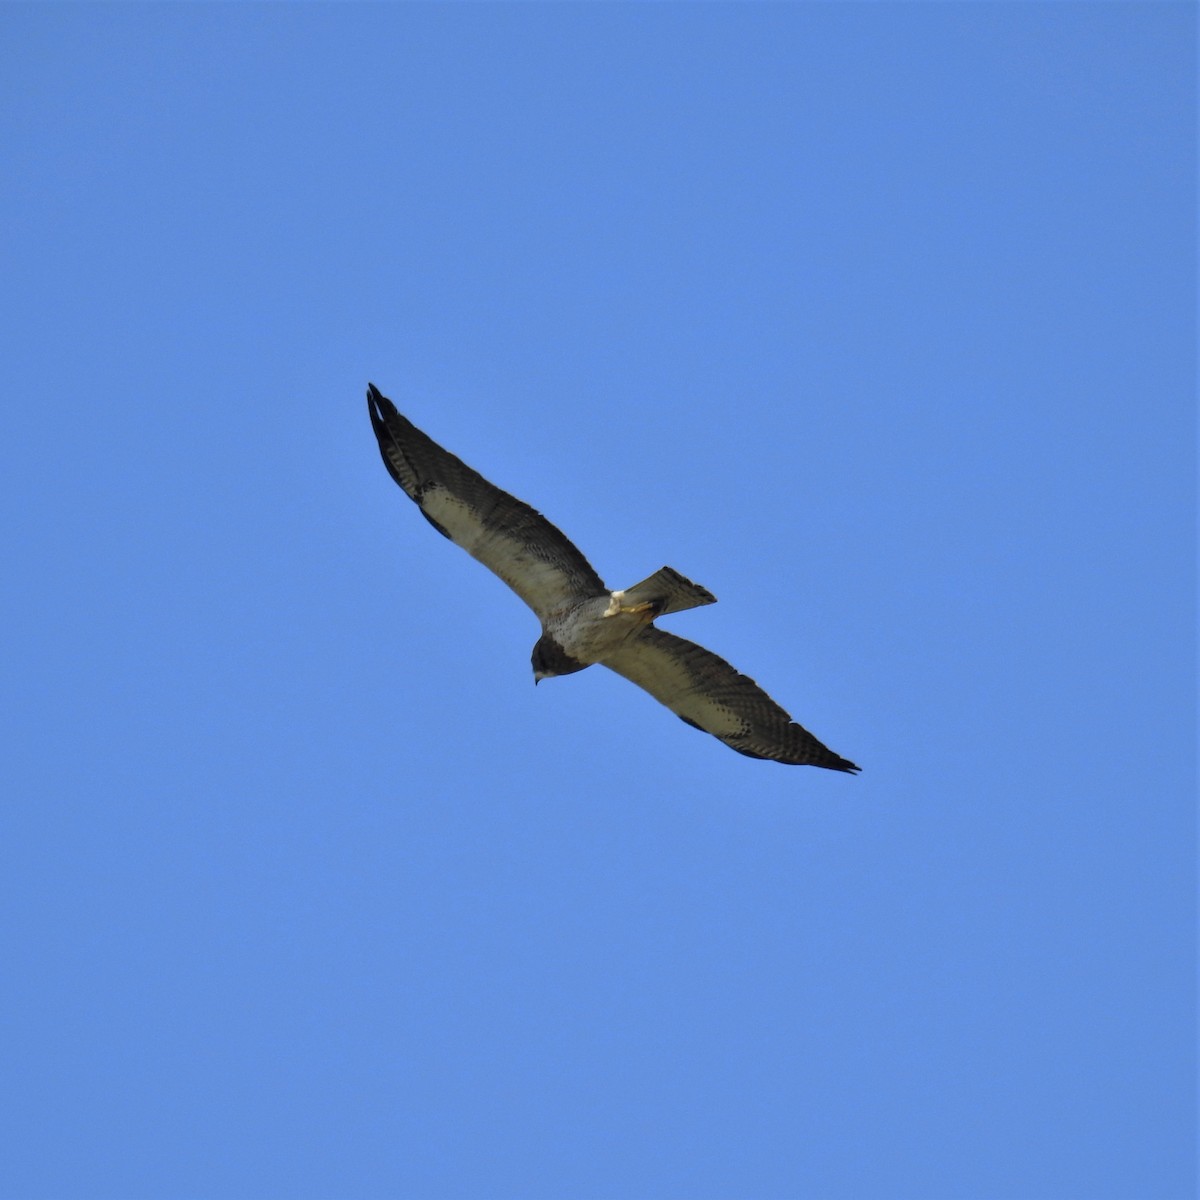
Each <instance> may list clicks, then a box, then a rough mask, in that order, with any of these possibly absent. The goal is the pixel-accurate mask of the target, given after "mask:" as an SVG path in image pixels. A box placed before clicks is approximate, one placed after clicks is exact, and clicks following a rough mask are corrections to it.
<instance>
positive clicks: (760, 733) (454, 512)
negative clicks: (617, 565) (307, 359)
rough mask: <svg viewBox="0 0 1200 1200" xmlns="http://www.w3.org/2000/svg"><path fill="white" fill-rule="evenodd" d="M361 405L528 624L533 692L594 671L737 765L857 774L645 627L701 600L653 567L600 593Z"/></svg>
mask: <svg viewBox="0 0 1200 1200" xmlns="http://www.w3.org/2000/svg"><path fill="white" fill-rule="evenodd" d="M367 404H368V407H369V409H370V412H371V424H372V425H373V427H374V429H375V436H376V438H377V439H378V441H379V449H380V453H381V454H382V455H383V461H384V464H385V465H386V467H387V469H388V471H389V473H390V474H391V476H392V478H393V479H394V480H395V481H396V482H397V483H398V484H399V485H400V486H401V487H402V488H403V489H404V491H405V492H406V493H407V494H408V495H409V496H410V497H411V498H412V499H413V500H415V501H416V503H417V505H418V506H419V507H420V509H421V512H422V513H423V514H424V515H425V517H426V519H427V520H428V521H429V522H430V523H431V524H432V525H433V526H434V528H435V529H437V530H438V532H439V533H442V534H443V535H444V536H446V537H448V538H449V539H450V540H451V541H452V542H455V543H456V544H457V545H459V546H461V547H462V548H463V549H464V550H466V551H467V553H468V554H471V555H473V556H474V557H475V558H477V559H478V560H479V561H480V562H481V563H483V564H484V566H486V567H488V568H489V569H490V570H492V571H494V572H495V573H496V574H497V575H499V576H500V578H501V579H503V580H504V582H505V583H507V584H508V586H509V587H510V588H512V590H513V591H514V592H516V593H517V595H518V596H520V597H521V599H522V600H524V601H525V603H526V604H528V605H529V607H530V608H531V609H533V611H534V612H535V613H536V614H537V616H538V619H539V620H540V621H541V623H542V636H541V638H539V639H538V642H537V644H536V645H535V646H534V648H533V668H534V681H535V682H536V681H538V680H540V679H544V678H548V677H550V676H553V675H568V674H571V673H572V672H574V671H581V670H583V668H584V667H587V666H590V665H592V664H593V663H600V664H602V665H603V666H606V667H608V668H609V669H610V670H613V671H616V672H617V674H618V675H624V676H625V678H626V679H628V680H630V681H631V682H633V683H636V684H637V685H638V686H639V687H641V688H644V689H645V690H646V691H648V692H649V693H650V694H651V695H652V696H653V697H654V698H655V699H656V700H659V701H661V702H662V703H663V704H665V705H666V706H667V707H668V708H670V709H671V710H673V711H674V712H675V713H676V714H677V715H678V716H679V717H680V718H682V719H683V720H684V721H686V722H687V723H688V724H689V725H692V726H694V727H695V728H697V729H701V730H704V731H705V732H707V733H711V734H712V735H713V736H714V737H717V738H719V739H720V740H721V741H723V742H724V743H725V744H726V745H727V746H730V747H732V748H733V749H734V750H737V751H738V752H739V753H741V754H746V755H749V756H750V757H751V758H768V759H773V760H774V761H776V762H782V763H794V764H809V765H811V766H816V767H828V768H830V769H831V770H835V771H857V770H858V767H856V766H855V765H854V764H853V763H852V762H849V761H848V760H846V759H844V758H842V757H840V756H839V755H837V754H835V753H834V752H833V751H832V750H830V749H828V748H827V747H825V746H823V745H822V744H821V743H820V742H819V741H818V740H817V739H816V738H815V737H813V735H812V734H811V733H809V732H808V731H807V730H806V729H803V728H802V727H801V726H799V725H797V724H796V723H795V722H794V721H793V720H792V719H791V717H789V716H788V714H787V713H786V712H784V710H783V709H782V708H780V707H779V705H778V704H776V703H775V702H774V701H773V700H772V699H771V698H770V696H768V695H767V694H766V692H764V691H763V690H762V689H761V688H760V687H759V686H758V685H757V684H756V683H755V682H754V681H753V680H752V679H748V678H747V677H746V676H745V675H741V674H739V673H738V672H737V671H735V670H734V669H733V667H731V666H730V665H729V664H728V663H727V662H726V661H725V660H724V659H722V658H718V657H717V656H716V655H715V654H713V653H712V652H711V651H708V650H705V649H704V648H703V647H701V646H697V645H696V644H695V643H694V642H689V641H685V640H684V639H683V638H679V637H675V636H674V635H673V634H670V633H666V632H665V631H664V630H661V629H658V628H656V627H655V626H654V624H653V622H654V619H655V618H656V617H660V616H662V615H663V614H664V613H670V612H679V611H681V610H683V609H687V608H696V607H698V606H700V605H702V604H713V603H714V602H715V600H716V597H715V596H713V595H712V593H711V592H709V591H708V590H707V589H705V588H702V587H700V585H699V584H695V583H692V582H691V580H689V579H685V578H684V577H683V576H682V575H680V574H679V572H678V571H674V570H672V569H671V568H670V567H663V568H662V569H661V570H659V571H656V572H655V573H654V574H653V575H651V576H650V577H649V578H648V579H644V580H643V581H642V582H641V583H639V584H636V585H635V586H634V587H632V588H629V589H627V590H626V591H623V592H622V591H618V592H610V591H609V590H608V589H607V588H606V587H605V586H604V583H603V581H602V580H601V579H600V576H599V575H597V574H596V572H595V571H594V570H593V569H592V566H591V564H590V563H589V562H588V561H587V559H586V558H584V556H583V555H582V554H581V553H580V552H579V550H578V549H577V548H576V547H575V545H574V544H573V543H572V542H570V541H569V540H568V539H567V538H566V537H565V536H564V535H563V534H562V533H561V532H560V531H559V530H558V529H556V528H555V527H554V526H553V525H552V524H551V523H550V522H549V521H547V520H546V518H545V517H543V516H542V515H541V513H538V512H535V511H534V509H532V508H530V507H529V505H528V504H524V503H523V502H522V501H520V500H517V499H516V498H515V497H513V496H510V495H509V494H508V493H507V492H503V491H501V490H500V489H499V488H498V487H495V486H494V485H492V484H490V483H488V481H487V480H486V479H484V478H483V476H482V475H480V474H479V473H478V472H477V471H474V470H472V469H471V468H470V467H468V466H467V465H466V464H465V463H464V462H462V461H461V460H460V459H458V458H456V457H455V456H454V455H453V454H451V453H450V452H449V451H447V450H444V449H442V447H441V446H439V445H438V444H437V443H436V442H435V441H433V440H432V439H431V438H429V437H428V436H426V435H425V434H424V433H422V432H421V431H420V430H419V429H417V427H416V426H415V425H413V424H412V422H411V421H409V420H407V419H406V418H405V417H403V416H401V415H400V414H399V413H398V412H397V411H396V408H395V406H394V405H393V404H392V402H391V401H390V400H388V399H387V398H386V397H385V396H383V395H381V394H380V392H379V391H378V389H377V388H376V387H375V386H374V385H373V384H372V385H370V386H369V388H368V391H367Z"/></svg>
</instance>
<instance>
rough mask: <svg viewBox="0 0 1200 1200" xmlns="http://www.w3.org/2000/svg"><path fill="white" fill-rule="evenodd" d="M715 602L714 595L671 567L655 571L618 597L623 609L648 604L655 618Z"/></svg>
mask: <svg viewBox="0 0 1200 1200" xmlns="http://www.w3.org/2000/svg"><path fill="white" fill-rule="evenodd" d="M716 602H717V598H716V596H714V595H713V594H712V592H710V591H709V590H708V588H702V587H701V586H700V585H699V584H698V583H693V582H692V581H691V580H690V579H686V578H685V577H684V576H682V575H680V573H679V572H678V571H676V570H674V569H672V568H671V567H663V568H662V569H661V570H658V571H655V572H654V574H653V575H651V576H650V577H649V578H648V579H643V580H642V582H641V583H635V584H634V585H633V587H631V588H626V589H625V591H624V593H623V594H622V596H621V607H622V608H624V607H626V606H633V605H640V604H648V605H649V606H650V608H651V611H652V612H653V613H654V615H655V616H656V617H661V616H662V615H663V613H673V612H682V611H683V610H684V609H685V608H699V607H700V606H701V605H702V604H716Z"/></svg>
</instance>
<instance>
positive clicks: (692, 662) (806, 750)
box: [603, 625, 859, 771]
mask: <svg viewBox="0 0 1200 1200" xmlns="http://www.w3.org/2000/svg"><path fill="white" fill-rule="evenodd" d="M603 661H604V665H605V666H606V667H609V668H611V669H612V670H614V671H616V673H617V674H618V675H624V676H625V678H626V679H628V680H630V681H631V682H633V683H636V684H637V685H638V687H641V688H645V689H646V691H648V692H649V693H650V695H652V696H653V697H654V698H655V699H656V700H659V701H661V702H662V703H663V704H665V705H666V706H667V707H668V708H669V709H670V710H671V711H672V712H673V713H675V714H676V715H677V716H679V717H681V718H682V719H683V720H684V721H686V722H687V723H688V724H689V725H692V726H694V727H695V728H696V729H702V730H703V731H704V732H705V733H711V734H712V735H713V737H715V738H720V740H721V741H723V742H724V743H725V745H727V746H731V747H732V748H733V749H734V750H736V751H737V752H738V753H739V754H747V755H749V756H750V757H751V758H770V759H774V761H775V762H780V763H794V764H797V765H809V766H814V767H828V768H829V769H830V770H833V771H857V770H858V769H859V768H858V767H856V766H855V765H854V764H853V763H852V762H850V761H848V760H847V759H844V758H842V757H841V756H840V755H837V754H834V752H833V751H832V750H830V749H829V748H828V747H826V746H823V745H822V744H821V743H820V742H819V741H817V739H816V738H815V737H813V735H812V734H811V733H809V732H808V730H807V729H803V728H801V726H799V725H797V724H796V723H795V722H794V721H793V720H792V718H791V717H789V716H788V715H787V713H785V712H784V711H783V709H782V708H780V707H779V705H778V704H776V703H775V701H774V700H772V699H771V697H770V696H768V695H767V693H766V692H764V691H763V690H762V688H760V687H759V686H758V684H757V683H755V682H754V680H753V679H749V678H747V677H746V676H745V675H742V674H739V672H737V671H735V670H734V669H733V667H731V666H730V665H729V664H728V663H727V662H726V661H725V660H724V659H723V658H718V657H717V656H716V655H715V654H713V653H712V651H711V650H705V649H704V647H703V646H697V645H696V643H695V642H689V641H687V640H686V639H684V638H681V637H676V636H675V635H674V634H671V633H667V632H666V631H665V630H663V629H656V628H655V627H654V626H653V625H648V626H646V628H645V629H644V630H643V631H642V632H641V633H640V634H639V635H638V636H637V637H634V638H631V639H630V640H629V641H627V642H626V643H625V644H624V645H623V646H622V647H621V649H620V650H619V651H618V652H617V653H616V654H613V655H610V656H609V657H608V658H606V659H604V660H603Z"/></svg>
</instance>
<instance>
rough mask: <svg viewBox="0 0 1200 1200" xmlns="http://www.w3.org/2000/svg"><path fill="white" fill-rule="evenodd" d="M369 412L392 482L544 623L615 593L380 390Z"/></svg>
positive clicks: (551, 530) (541, 520) (542, 523)
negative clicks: (584, 602) (574, 606)
mask: <svg viewBox="0 0 1200 1200" xmlns="http://www.w3.org/2000/svg"><path fill="white" fill-rule="evenodd" d="M367 407H368V408H369V409H370V411H371V424H372V426H373V427H374V429H375V436H376V438H378V439H379V452H380V453H381V454H382V455H383V462H384V465H385V466H386V467H387V469H388V472H389V473H390V475H391V477H392V478H393V479H394V480H395V481H396V482H397V483H398V484H399V485H400V486H401V487H402V488H403V489H404V490H405V492H407V493H408V495H409V496H411V497H412V499H413V500H415V501H416V502H417V504H418V506H419V507H420V509H421V512H422V513H423V514H424V515H425V517H426V519H427V520H428V521H429V523H430V524H431V525H432V526H433V527H434V528H435V529H436V530H437V531H438V532H439V533H442V534H444V535H445V536H446V537H448V538H449V539H450V540H451V541H452V542H454V543H455V544H456V545H458V546H461V547H462V548H463V549H464V550H465V551H466V552H467V553H468V554H470V555H472V556H473V557H475V558H477V559H479V561H480V562H481V563H483V565H484V566H485V567H487V568H489V570H492V571H495V573H496V574H497V575H499V576H500V578H501V579H503V580H504V582H505V583H507V584H508V586H509V587H510V588H512V590H513V591H514V592H516V593H517V595H518V596H520V597H521V599H522V600H524V601H525V603H526V604H528V605H529V607H530V608H532V609H533V611H534V612H535V613H537V615H538V617H539V618H541V619H542V620H543V621H544V620H545V619H546V617H547V616H548V615H549V614H550V613H553V612H556V611H558V610H561V609H564V608H569V607H570V606H571V605H572V604H575V603H578V601H580V600H585V599H588V598H590V597H592V596H600V595H603V594H604V592H606V591H607V590H608V589H607V588H605V586H604V584H603V583H602V582H601V580H600V576H599V575H597V574H596V572H595V571H594V570H593V569H592V567H591V565H590V564H589V563H588V560H587V559H586V558H584V557H583V555H582V554H581V553H580V552H579V551H578V550H577V549H576V548H575V546H574V545H573V544H572V543H571V542H570V541H568V540H567V538H566V537H565V536H564V535H563V534H562V533H560V532H559V531H558V530H557V529H555V527H554V526H553V525H551V524H550V522H549V521H547V520H546V518H545V517H543V516H542V514H541V513H539V512H535V511H534V510H533V509H532V508H530V507H529V505H528V504H524V503H522V502H521V501H520V500H518V499H516V497H514V496H510V495H509V494H508V493H507V492H502V491H501V490H500V489H499V488H498V487H495V486H493V485H492V484H490V483H488V481H487V480H486V479H484V477H483V476H482V475H480V474H479V473H478V472H477V471H473V470H472V469H471V468H470V467H468V466H467V464H466V463H464V462H463V461H462V460H461V459H458V458H455V456H454V455H453V454H451V453H450V452H449V451H447V450H443V449H442V448H441V446H439V445H438V444H437V442H435V441H434V440H433V439H432V438H430V437H427V436H426V435H425V434H423V433H422V432H421V431H420V430H419V429H418V428H417V427H416V426H415V425H414V424H413V423H412V422H411V421H409V420H407V419H406V418H405V417H402V416H401V415H400V414H399V413H398V412H397V411H396V406H395V405H394V404H393V403H392V402H391V401H390V400H389V399H388V398H387V397H386V396H384V395H382V394H381V393H380V391H379V389H378V388H376V387H375V385H374V384H370V385H368V388H367Z"/></svg>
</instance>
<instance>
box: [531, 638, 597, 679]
mask: <svg viewBox="0 0 1200 1200" xmlns="http://www.w3.org/2000/svg"><path fill="white" fill-rule="evenodd" d="M586 666H587V663H581V662H578V661H576V660H575V659H573V658H572V657H571V656H570V655H569V654H568V653H567V652H566V651H565V650H564V649H563V648H562V647H561V646H560V645H559V644H558V643H557V642H556V641H555V640H554V639H553V638H552V637H551V636H550V635H549V634H548V633H543V634H542V636H541V637H540V638H538V640H537V642H536V643H535V645H534V647H533V682H534V684H535V685H536V684H538V683H541V681H542V680H543V679H550V678H551V677H552V676H554V675H572V674H574V673H575V672H576V671H582V670H583V668H584V667H586Z"/></svg>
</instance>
